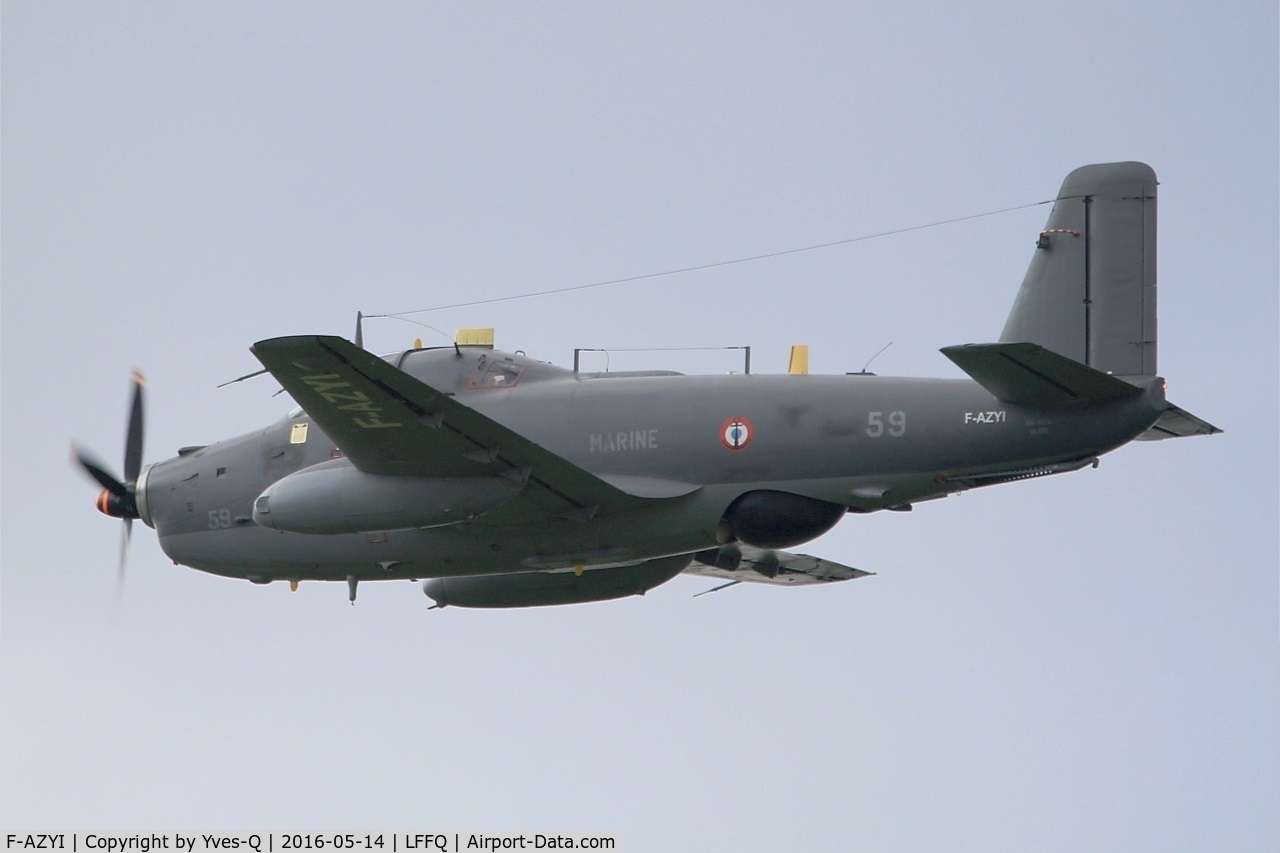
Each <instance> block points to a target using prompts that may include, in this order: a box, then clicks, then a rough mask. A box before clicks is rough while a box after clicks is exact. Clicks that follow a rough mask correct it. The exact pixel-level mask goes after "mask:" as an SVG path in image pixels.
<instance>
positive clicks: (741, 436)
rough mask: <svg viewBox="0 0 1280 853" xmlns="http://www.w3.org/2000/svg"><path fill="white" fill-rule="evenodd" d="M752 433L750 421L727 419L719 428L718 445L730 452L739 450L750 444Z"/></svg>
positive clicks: (738, 418)
mask: <svg viewBox="0 0 1280 853" xmlns="http://www.w3.org/2000/svg"><path fill="white" fill-rule="evenodd" d="M754 432H755V430H754V429H753V428H752V426H751V421H749V420H747V419H746V418H742V417H733V418H729V420H727V421H725V422H724V424H723V425H721V427H720V443H721V444H723V445H724V446H725V447H727V448H729V449H730V450H741V449H743V448H744V447H746V446H747V445H748V444H750V443H751V437H752V435H753V434H754Z"/></svg>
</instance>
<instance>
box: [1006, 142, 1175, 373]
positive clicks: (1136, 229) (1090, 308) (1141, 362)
mask: <svg viewBox="0 0 1280 853" xmlns="http://www.w3.org/2000/svg"><path fill="white" fill-rule="evenodd" d="M1000 342H1001V343H1034V344H1040V345H1041V346H1043V347H1045V348H1046V349H1050V350H1053V351H1054V352H1057V353H1059V354H1061V355H1065V356H1067V357H1068V358H1071V359H1074V360H1075V361H1078V362H1081V363H1082V364H1086V365H1088V366H1090V367H1092V368H1094V369H1096V370H1100V371H1103V372H1104V373H1114V374H1118V375H1122V376H1154V375H1155V373H1156V174H1155V172H1154V171H1152V169H1151V167H1150V166H1148V165H1146V164H1145V163H1102V164H1098V165H1094V166H1083V167H1081V168H1079V169H1076V170H1075V171H1074V172H1072V173H1071V174H1069V175H1067V179H1066V180H1065V181H1064V182H1063V184H1062V189H1061V191H1059V193H1058V198H1057V201H1055V202H1054V205H1053V210H1052V212H1051V213H1050V214H1049V222H1048V224H1046V225H1045V230H1044V231H1043V232H1041V234H1040V239H1039V240H1038V241H1037V242H1036V254H1035V257H1033V258H1032V259H1031V266H1030V267H1029V268H1028V269H1027V275H1026V278H1024V279H1023V281H1022V289H1021V290H1020V291H1019V292H1018V298H1017V300H1016V301H1015V302H1014V303H1013V310H1012V311H1011V312H1010V313H1009V319H1008V321H1007V322H1006V323H1005V326H1004V332H1003V333H1002V334H1001V335H1000Z"/></svg>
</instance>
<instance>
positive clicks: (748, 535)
mask: <svg viewBox="0 0 1280 853" xmlns="http://www.w3.org/2000/svg"><path fill="white" fill-rule="evenodd" d="M847 511H848V509H847V507H845V506H844V505H843V504H836V503H831V502H830V501H823V500H818V499H817V498H807V497H805V496H804V495H794V494H791V493H790V492H774V491H769V490H763V489H762V490H760V491H756V492H747V493H746V494H744V495H739V496H738V499H737V500H735V501H734V502H733V503H731V504H730V505H729V508H728V509H727V510H725V514H724V518H722V519H720V529H719V533H720V536H719V538H720V540H721V544H727V543H729V542H733V541H735V540H736V541H738V542H745V543H746V544H748V545H754V546H756V547H757V548H790V547H792V546H795V545H799V544H800V543H801V542H808V541H809V540H810V539H813V538H815V537H818V536H821V535H822V534H823V533H826V532H827V531H828V530H830V529H831V528H833V527H835V526H836V522H838V521H839V520H840V519H841V518H843V517H844V514H845V513H846V512H847Z"/></svg>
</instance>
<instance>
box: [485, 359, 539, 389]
mask: <svg viewBox="0 0 1280 853" xmlns="http://www.w3.org/2000/svg"><path fill="white" fill-rule="evenodd" d="M525 366H526V365H522V364H517V363H516V362H514V361H510V360H508V359H505V358H504V359H494V360H493V361H489V362H487V363H482V364H481V365H480V366H479V367H477V368H476V372H475V373H474V374H472V376H471V387H472V388H510V387H512V386H513V385H515V384H516V383H517V382H519V381H520V374H522V373H524V369H525Z"/></svg>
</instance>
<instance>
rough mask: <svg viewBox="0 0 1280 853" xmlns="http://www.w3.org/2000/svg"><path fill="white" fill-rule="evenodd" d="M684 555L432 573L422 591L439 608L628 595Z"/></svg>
mask: <svg viewBox="0 0 1280 853" xmlns="http://www.w3.org/2000/svg"><path fill="white" fill-rule="evenodd" d="M689 563H690V558H689V555H687V554H681V555H679V556H676V557H662V558H660V559H657V560H648V561H646V562H643V563H638V564H636V565H634V566H617V567H614V568H611V569H588V570H587V571H584V572H583V573H582V574H581V575H576V574H574V573H573V572H572V571H556V572H520V573H517V574H509V575H481V576H479V577H462V578H434V579H432V580H429V581H425V582H424V583H423V584H422V591H423V592H425V593H426V594H427V595H428V596H430V597H431V598H432V600H434V601H435V603H436V604H437V605H439V606H440V607H448V606H453V607H544V606H546V605H550V604H581V603H584V602H588V601H609V600H610V599H614V598H622V597H624V596H628V595H644V594H645V593H646V592H648V591H649V590H651V589H653V588H654V587H655V586H658V585H659V584H664V583H666V582H667V581H669V580H671V579H672V578H674V577H675V576H676V575H678V574H680V573H681V572H682V571H684V570H685V569H686V568H688V566H689Z"/></svg>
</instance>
